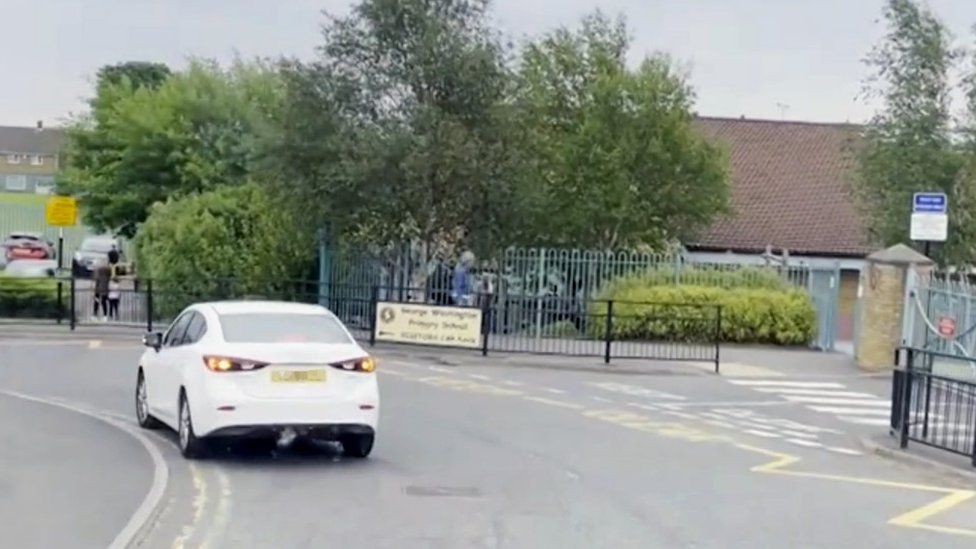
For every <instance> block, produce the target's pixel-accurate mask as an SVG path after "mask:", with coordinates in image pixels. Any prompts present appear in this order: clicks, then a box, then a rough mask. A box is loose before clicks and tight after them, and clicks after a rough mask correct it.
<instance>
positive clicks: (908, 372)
mask: <svg viewBox="0 0 976 549" xmlns="http://www.w3.org/2000/svg"><path fill="white" fill-rule="evenodd" d="M905 355H906V359H907V361H906V363H905V377H904V379H905V385H904V386H903V387H902V392H901V425H900V427H901V441H900V444H899V445H900V446H901V448H902V449H905V448H908V417H909V413H908V412H909V410H910V409H911V406H912V402H911V401H912V361H913V359H914V356H913V355H914V353H913V352H912V350H911V349H910V348H909V349H905Z"/></svg>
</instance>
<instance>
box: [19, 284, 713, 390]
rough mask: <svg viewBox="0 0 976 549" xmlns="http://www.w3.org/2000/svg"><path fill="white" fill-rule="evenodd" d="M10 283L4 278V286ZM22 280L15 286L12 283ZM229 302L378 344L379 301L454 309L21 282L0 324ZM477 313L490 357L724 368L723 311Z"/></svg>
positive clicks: (601, 304) (570, 308) (151, 313)
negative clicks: (294, 311)
mask: <svg viewBox="0 0 976 549" xmlns="http://www.w3.org/2000/svg"><path fill="white" fill-rule="evenodd" d="M0 280H2V279H0ZM7 280H14V279H7ZM226 299H274V300H282V301H295V302H305V303H318V304H321V305H323V306H325V307H327V308H328V309H330V310H331V311H333V312H334V313H335V314H336V315H337V316H338V317H339V318H340V319H342V321H343V322H344V323H345V324H346V325H347V327H348V328H349V329H350V331H351V332H353V334H354V335H356V337H359V338H361V339H363V340H366V339H370V340H372V339H373V335H374V334H373V332H374V330H375V326H374V324H375V322H374V320H375V310H376V303H377V301H389V302H398V303H416V304H422V305H432V306H449V305H448V303H450V301H451V299H450V297H449V296H446V295H443V292H438V291H431V289H430V288H405V287H398V288H388V287H381V286H354V285H338V284H323V283H319V282H315V281H302V280H295V281H275V282H273V283H268V284H263V285H257V286H256V285H254V284H251V285H249V286H245V285H243V284H240V283H239V282H238V281H236V280H232V279H213V280H207V281H202V283H201V281H194V283H193V284H186V283H179V282H174V281H159V280H139V279H134V278H126V279H123V280H122V281H121V283H120V284H119V286H117V287H115V288H114V290H113V291H111V292H109V293H107V294H105V293H101V292H96V290H95V287H94V284H93V283H92V282H91V281H89V280H80V279H73V278H71V279H19V281H18V282H16V283H13V282H11V283H10V284H9V285H8V286H5V285H4V284H0V318H36V319H48V320H56V321H59V322H67V323H68V324H69V325H70V326H71V327H72V328H74V327H75V326H76V325H89V324H105V323H109V324H128V325H137V326H145V327H146V329H147V330H152V329H153V328H154V327H156V328H158V327H160V326H163V325H165V324H166V323H168V322H169V321H171V320H172V319H173V318H175V317H176V315H177V314H178V313H179V312H180V311H181V310H183V309H184V308H185V307H187V306H188V305H191V304H193V303H197V302H203V301H218V300H226ZM467 305H468V306H471V307H476V308H479V309H481V311H482V319H483V326H482V331H481V337H482V338H483V340H482V349H483V352H485V353H487V352H489V351H495V352H523V353H536V354H556V355H572V356H594V357H602V358H603V359H604V361H605V362H608V363H609V362H610V361H611V360H612V359H627V358H633V359H647V360H667V361H696V362H709V363H714V364H715V370H716V372H717V371H718V368H719V361H720V348H719V341H720V339H721V330H722V311H721V308H720V307H719V306H717V305H711V304H689V303H636V302H626V301H611V300H584V299H581V298H575V297H558V296H552V295H546V296H540V297H514V296H510V295H498V294H477V295H474V296H472V297H471V298H470V300H469V302H468V303H467Z"/></svg>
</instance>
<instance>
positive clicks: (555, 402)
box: [522, 396, 583, 410]
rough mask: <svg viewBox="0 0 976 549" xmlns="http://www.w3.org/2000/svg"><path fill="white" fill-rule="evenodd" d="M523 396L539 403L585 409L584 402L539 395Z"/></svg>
mask: <svg viewBox="0 0 976 549" xmlns="http://www.w3.org/2000/svg"><path fill="white" fill-rule="evenodd" d="M522 398H524V399H525V400H530V401H532V402H538V403H539V404H548V405H549V406H556V407H558V408H569V409H571V410H582V409H583V405H582V404H576V403H574V402H563V401H561V400H552V399H549V398H545V397H537V396H526V397H522Z"/></svg>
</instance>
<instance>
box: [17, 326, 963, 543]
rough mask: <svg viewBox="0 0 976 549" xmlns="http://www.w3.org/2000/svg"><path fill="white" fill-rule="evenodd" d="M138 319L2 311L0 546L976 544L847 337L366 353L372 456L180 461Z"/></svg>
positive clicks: (315, 452)
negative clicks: (22, 321) (676, 357)
mask: <svg viewBox="0 0 976 549" xmlns="http://www.w3.org/2000/svg"><path fill="white" fill-rule="evenodd" d="M99 328H106V329H105V330H102V331H98V330H99ZM137 338H138V332H137V331H135V332H126V331H125V330H124V329H116V328H112V329H107V327H98V328H95V327H93V328H91V329H90V331H87V332H85V331H80V332H79V333H76V334H75V335H73V336H70V337H63V336H57V335H56V334H52V333H50V332H47V331H45V330H43V329H34V328H16V329H14V328H12V327H8V326H2V325H0V436H2V437H3V438H2V440H3V441H4V453H2V454H0V494H2V497H0V522H6V520H7V518H8V517H17V518H16V520H17V524H18V528H16V529H10V528H6V529H3V530H0V546H4V547H63V548H67V549H70V548H75V547H79V548H80V547H105V546H110V545H111V544H112V543H113V542H116V541H118V540H119V535H120V533H126V532H128V533H129V534H131V537H130V538H129V539H127V540H125V541H127V542H129V544H130V546H138V547H150V548H156V547H166V548H170V547H209V548H213V547H232V548H238V547H272V548H292V547H296V548H303V547H310V548H311V547H326V546H354V547H370V548H373V547H377V548H384V547H390V548H394V547H395V548H412V547H418V548H420V547H423V548H428V547H431V548H437V547H445V548H447V547H451V548H453V547H512V548H522V547H525V548H549V547H552V548H576V547H580V548H591V547H608V546H614V547H635V548H636V547H640V548H646V547H689V548H690V547H694V548H706V547H715V548H739V547H742V548H751V547H805V548H806V547H825V548H826V547H830V548H834V547H851V546H857V547H886V548H888V547H892V548H900V547H905V548H914V547H921V546H932V547H940V548H941V547H973V546H974V544H976V527H974V526H973V525H974V524H976V491H974V484H973V482H972V481H971V480H967V479H965V478H962V477H960V476H958V475H953V474H951V473H950V472H948V471H946V470H944V469H942V468H934V467H929V466H923V465H920V464H916V463H910V462H905V461H902V460H894V459H890V458H888V457H885V456H882V455H878V453H876V452H875V450H874V449H873V448H871V447H868V446H865V445H864V444H863V442H864V441H866V440H871V439H872V437H878V436H885V433H886V431H887V429H886V427H884V426H882V425H881V423H882V421H880V420H884V414H883V413H882V410H884V406H885V405H886V404H887V401H888V398H889V397H890V380H889V379H888V378H887V377H886V376H865V375H861V373H860V372H858V371H856V370H853V369H851V368H850V367H849V364H848V365H846V366H845V363H844V360H843V358H838V356H842V355H828V354H822V353H812V352H798V351H779V350H769V349H757V348H734V349H733V348H729V349H725V348H723V355H724V356H725V358H726V359H727V360H728V363H727V364H724V365H723V366H724V368H723V374H722V375H720V376H718V375H715V374H714V373H711V372H710V371H709V370H708V368H707V367H705V366H703V365H695V364H668V363H640V362H623V361H622V362H621V363H620V364H619V365H617V364H614V365H613V366H611V367H607V366H604V365H603V364H602V362H600V361H599V359H595V360H594V359H569V358H566V357H526V356H524V355H522V358H519V357H518V356H516V355H512V356H508V355H506V356H500V357H489V358H487V359H485V358H482V357H480V356H479V355H478V354H477V353H467V352H460V351H439V350H432V349H410V348H404V347H386V348H377V349H376V350H375V354H376V355H377V356H378V358H379V360H380V369H379V372H380V373H379V376H380V390H381V394H382V399H383V400H382V403H383V408H382V413H381V422H380V428H379V431H378V438H377V446H376V448H375V449H374V452H373V455H372V456H371V457H370V458H369V459H367V460H359V461H357V460H347V459H344V458H342V457H340V455H339V454H338V453H337V450H336V448H334V447H332V446H315V447H297V448H292V449H288V450H284V451H272V450H270V449H269V448H264V447H233V448H226V449H222V450H220V451H218V452H217V455H215V456H214V457H212V458H211V459H208V460H203V461H197V462H188V461H185V460H183V459H182V458H181V457H180V456H179V454H178V452H177V450H176V445H175V440H174V438H175V437H174V435H173V434H172V433H171V432H169V431H165V430H160V431H140V430H138V429H137V428H136V426H135V422H134V419H133V415H134V414H133V410H132V400H133V399H132V393H133V389H134V383H135V372H136V364H137V363H138V360H139V356H140V354H141V353H142V348H141V347H140V346H139V345H138V343H137ZM838 400H840V401H847V402H837V401H838ZM139 436H141V437H143V438H144V439H145V440H146V441H148V443H149V445H150V446H149V448H148V449H147V447H146V446H145V445H144V444H143V442H142V441H141V440H140V439H139ZM38 456H43V459H40V458H39V457H38ZM160 471H162V472H163V473H164V474H161V473H160ZM160 478H163V479H164V482H163V483H162V484H163V486H162V488H161V489H159V490H155V491H154V488H155V487H156V486H157V485H158V484H159V483H160ZM45 502H50V503H48V504H47V505H45ZM52 505H53V506H54V507H51V506H52ZM134 519H135V520H134ZM136 523H138V524H136ZM21 526H22V527H21ZM58 533H60V534H58ZM74 534H77V535H74ZM56 536H59V537H56Z"/></svg>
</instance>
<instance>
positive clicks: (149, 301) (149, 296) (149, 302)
mask: <svg viewBox="0 0 976 549" xmlns="http://www.w3.org/2000/svg"><path fill="white" fill-rule="evenodd" d="M152 331H153V287H152V279H151V278H150V279H149V280H147V281H146V332H147V333H148V332H152Z"/></svg>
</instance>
